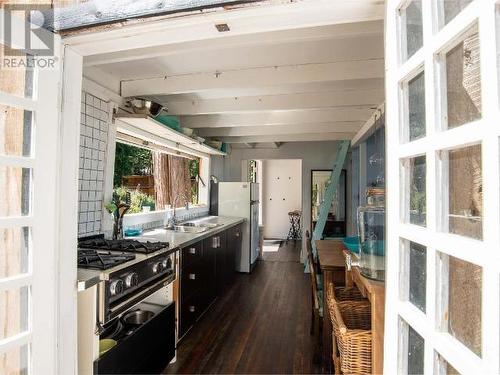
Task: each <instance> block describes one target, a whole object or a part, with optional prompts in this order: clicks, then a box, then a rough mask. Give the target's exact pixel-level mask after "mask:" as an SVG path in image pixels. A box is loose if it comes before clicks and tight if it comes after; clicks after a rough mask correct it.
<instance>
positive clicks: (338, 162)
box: [311, 141, 351, 257]
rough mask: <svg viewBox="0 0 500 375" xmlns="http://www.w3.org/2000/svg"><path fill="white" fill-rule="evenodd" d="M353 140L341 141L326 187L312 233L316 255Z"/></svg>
mask: <svg viewBox="0 0 500 375" xmlns="http://www.w3.org/2000/svg"><path fill="white" fill-rule="evenodd" d="M350 144H351V141H340V147H339V148H338V150H337V155H336V157H335V164H333V168H332V175H331V177H330V182H329V184H328V186H327V187H326V192H325V196H324V199H323V201H322V202H321V205H320V206H319V215H318V221H317V222H316V226H315V227H314V231H313V234H312V239H311V240H312V249H313V254H314V256H315V257H316V256H317V253H316V240H321V239H322V238H323V231H324V229H325V224H326V220H327V219H328V213H329V212H330V208H331V207H332V202H333V198H334V197H335V193H336V192H337V189H338V186H339V180H340V174H341V172H342V168H343V166H344V162H345V159H346V156H347V151H348V150H349V146H350Z"/></svg>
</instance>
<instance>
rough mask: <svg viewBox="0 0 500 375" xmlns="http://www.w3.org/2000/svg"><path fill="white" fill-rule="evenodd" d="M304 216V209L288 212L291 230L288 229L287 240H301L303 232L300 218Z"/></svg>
mask: <svg viewBox="0 0 500 375" xmlns="http://www.w3.org/2000/svg"><path fill="white" fill-rule="evenodd" d="M301 216H302V211H299V210H296V211H292V212H289V213H288V219H289V220H290V230H289V231H288V236H287V238H286V240H287V241H288V240H300V239H302V232H301V230H300V229H301V228H300V218H301Z"/></svg>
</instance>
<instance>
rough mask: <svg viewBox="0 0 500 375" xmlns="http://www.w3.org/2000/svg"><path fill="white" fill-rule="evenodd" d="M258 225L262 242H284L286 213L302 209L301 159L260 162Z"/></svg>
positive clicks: (286, 226)
mask: <svg viewBox="0 0 500 375" xmlns="http://www.w3.org/2000/svg"><path fill="white" fill-rule="evenodd" d="M261 165H262V174H261V175H262V186H261V191H262V212H263V215H262V224H263V226H264V239H266V240H286V239H287V237H288V232H289V230H290V220H289V217H288V213H289V212H291V211H297V210H298V211H301V210H302V160H300V159H270V160H262V164H261Z"/></svg>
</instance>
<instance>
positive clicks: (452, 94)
mask: <svg viewBox="0 0 500 375" xmlns="http://www.w3.org/2000/svg"><path fill="white" fill-rule="evenodd" d="M480 63H481V59H480V53H479V33H478V32H477V31H476V30H475V29H473V30H472V31H469V32H468V35H467V36H466V37H465V38H464V39H463V40H462V41H461V42H460V43H459V44H458V45H456V46H455V47H454V48H453V49H451V50H450V51H449V52H448V53H446V92H445V94H446V102H447V111H448V115H447V124H446V125H447V127H448V129H450V128H456V127H457V126H460V125H464V124H467V123H469V122H472V121H475V120H478V119H480V118H481V107H482V105H481V71H480Z"/></svg>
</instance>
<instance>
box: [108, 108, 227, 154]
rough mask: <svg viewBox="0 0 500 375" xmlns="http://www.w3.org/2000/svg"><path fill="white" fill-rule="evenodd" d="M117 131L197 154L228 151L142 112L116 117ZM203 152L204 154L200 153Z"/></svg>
mask: <svg viewBox="0 0 500 375" xmlns="http://www.w3.org/2000/svg"><path fill="white" fill-rule="evenodd" d="M115 120H117V122H116V127H117V131H119V132H122V133H125V134H128V135H131V136H134V137H137V138H141V139H144V140H146V141H148V142H153V143H156V144H159V145H161V146H164V147H168V148H171V149H173V150H177V151H180V152H185V153H187V154H192V155H196V156H207V155H218V156H225V155H226V153H225V152H222V151H219V150H216V149H214V148H212V147H210V146H207V145H206V144H204V143H201V142H199V141H198V140H196V139H193V138H191V137H189V136H187V135H185V134H183V133H180V132H178V131H176V130H174V129H171V128H169V127H168V126H166V125H163V124H162V123H160V122H158V121H156V120H155V119H153V118H152V117H149V116H147V115H142V114H124V115H119V116H117V117H115ZM200 154H202V155H200Z"/></svg>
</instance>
